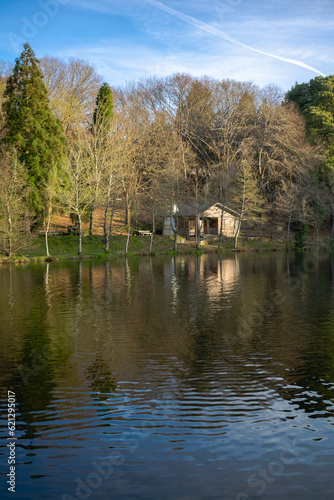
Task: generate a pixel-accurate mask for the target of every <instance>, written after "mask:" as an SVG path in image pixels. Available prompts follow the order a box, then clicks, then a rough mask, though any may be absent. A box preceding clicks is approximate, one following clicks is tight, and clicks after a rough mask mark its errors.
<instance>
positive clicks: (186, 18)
mask: <svg viewBox="0 0 334 500" xmlns="http://www.w3.org/2000/svg"><path fill="white" fill-rule="evenodd" d="M147 2H148V3H149V4H150V5H152V6H154V7H156V8H158V9H160V10H162V11H164V12H167V13H168V14H170V15H171V16H174V17H176V18H178V19H180V20H182V21H184V22H186V23H188V24H190V25H192V26H194V27H196V28H198V29H200V30H202V31H205V32H207V33H209V34H210V35H213V36H215V37H218V38H222V39H224V40H227V41H229V42H231V43H233V44H235V45H238V46H239V47H243V48H244V49H247V50H250V51H252V52H256V53H258V54H261V55H264V56H267V57H271V58H272V59H278V60H279V61H283V62H287V63H289V64H294V65H295V66H300V67H301V68H305V69H308V70H310V71H312V72H314V73H317V74H318V75H322V76H326V75H325V74H324V73H322V72H321V71H319V70H318V69H316V68H314V67H312V66H310V65H308V64H306V63H304V62H303V61H299V60H297V59H291V58H288V57H282V56H279V55H276V54H271V53H270V52H265V51H263V50H260V49H256V48H255V47H251V46H249V45H246V44H244V43H242V42H240V41H239V40H237V39H235V38H233V37H231V36H230V35H228V34H227V33H225V32H224V31H221V30H219V29H217V28H215V27H214V26H211V25H210V24H207V23H204V22H202V21H199V20H198V19H196V18H194V17H192V16H189V15H188V14H184V13H183V12H179V11H178V10H175V9H172V8H171V7H168V6H167V5H165V4H163V3H161V2H158V1H156V0H147Z"/></svg>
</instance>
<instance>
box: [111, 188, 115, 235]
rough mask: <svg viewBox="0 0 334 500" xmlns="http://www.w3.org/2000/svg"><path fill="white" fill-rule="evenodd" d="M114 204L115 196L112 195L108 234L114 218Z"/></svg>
mask: <svg viewBox="0 0 334 500" xmlns="http://www.w3.org/2000/svg"><path fill="white" fill-rule="evenodd" d="M115 205H116V196H114V199H113V202H112V207H111V214H110V224H109V236H110V235H111V232H112V223H113V220H114V213H115Z"/></svg>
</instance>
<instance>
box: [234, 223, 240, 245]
mask: <svg viewBox="0 0 334 500" xmlns="http://www.w3.org/2000/svg"><path fill="white" fill-rule="evenodd" d="M240 227H241V219H239V220H238V227H237V230H236V233H235V236H234V248H238V239H239V235H240Z"/></svg>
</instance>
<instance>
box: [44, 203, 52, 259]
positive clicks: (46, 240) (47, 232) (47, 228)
mask: <svg viewBox="0 0 334 500" xmlns="http://www.w3.org/2000/svg"><path fill="white" fill-rule="evenodd" d="M50 219H51V207H50V206H49V208H48V215H47V221H46V224H45V221H44V228H45V250H46V255H47V257H49V255H50V253H49V240H48V236H49V230H50Z"/></svg>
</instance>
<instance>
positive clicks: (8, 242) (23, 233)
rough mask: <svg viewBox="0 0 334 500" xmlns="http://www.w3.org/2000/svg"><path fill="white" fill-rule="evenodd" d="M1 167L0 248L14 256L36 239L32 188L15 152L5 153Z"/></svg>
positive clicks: (0, 162) (8, 254) (1, 160)
mask: <svg viewBox="0 0 334 500" xmlns="http://www.w3.org/2000/svg"><path fill="white" fill-rule="evenodd" d="M0 166H1V175H0V249H1V252H3V253H5V254H6V255H7V256H8V257H11V256H12V255H13V254H14V253H15V252H18V251H22V250H24V249H26V248H29V247H30V246H31V244H32V242H33V240H34V238H33V236H32V235H31V233H30V223H31V221H32V217H31V213H30V211H29V208H28V202H27V197H28V194H29V188H28V186H27V183H26V181H25V172H24V167H23V166H22V165H21V164H20V163H19V161H18V159H17V155H16V152H15V150H11V151H2V153H1V158H0Z"/></svg>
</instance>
